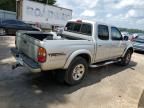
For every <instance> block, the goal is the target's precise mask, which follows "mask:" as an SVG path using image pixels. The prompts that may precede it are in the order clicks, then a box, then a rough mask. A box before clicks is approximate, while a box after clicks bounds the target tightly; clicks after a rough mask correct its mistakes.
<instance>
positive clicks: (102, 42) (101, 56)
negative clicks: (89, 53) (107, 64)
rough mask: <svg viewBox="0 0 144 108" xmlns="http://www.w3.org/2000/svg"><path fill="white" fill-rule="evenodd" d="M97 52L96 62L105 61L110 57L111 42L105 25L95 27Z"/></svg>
mask: <svg viewBox="0 0 144 108" xmlns="http://www.w3.org/2000/svg"><path fill="white" fill-rule="evenodd" d="M97 36H98V37H97V43H96V45H97V51H96V62H99V61H103V60H107V59H109V58H110V57H111V54H110V51H111V41H110V36H109V27H108V26H106V25H98V26H97Z"/></svg>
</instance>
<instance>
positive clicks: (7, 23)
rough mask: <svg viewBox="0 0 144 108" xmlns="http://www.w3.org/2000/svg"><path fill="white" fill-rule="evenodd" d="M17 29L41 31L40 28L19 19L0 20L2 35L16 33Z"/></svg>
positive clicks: (0, 33) (0, 32)
mask: <svg viewBox="0 0 144 108" xmlns="http://www.w3.org/2000/svg"><path fill="white" fill-rule="evenodd" d="M17 30H26V31H40V28H38V27H34V26H31V25H29V24H26V23H24V22H22V21H19V20H0V35H15V33H16V31H17Z"/></svg>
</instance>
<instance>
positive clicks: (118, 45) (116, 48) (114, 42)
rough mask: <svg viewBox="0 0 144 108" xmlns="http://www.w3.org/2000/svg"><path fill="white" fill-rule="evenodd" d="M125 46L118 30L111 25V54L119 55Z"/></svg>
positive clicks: (113, 55)
mask: <svg viewBox="0 0 144 108" xmlns="http://www.w3.org/2000/svg"><path fill="white" fill-rule="evenodd" d="M125 47H126V43H125V41H123V38H122V35H121V33H120V31H119V30H118V29H117V28H116V27H111V48H112V50H111V52H110V53H111V56H112V57H120V56H121V55H122V53H123V51H124V49H125Z"/></svg>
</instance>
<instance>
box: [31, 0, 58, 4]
mask: <svg viewBox="0 0 144 108" xmlns="http://www.w3.org/2000/svg"><path fill="white" fill-rule="evenodd" d="M31 1H36V2H40V3H44V4H47V3H48V4H49V5H54V4H55V3H56V0H31Z"/></svg>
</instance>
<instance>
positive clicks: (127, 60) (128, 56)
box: [120, 50, 132, 66]
mask: <svg viewBox="0 0 144 108" xmlns="http://www.w3.org/2000/svg"><path fill="white" fill-rule="evenodd" d="M131 55H132V52H131V51H130V50H128V51H127V52H126V54H125V56H124V57H123V58H122V59H121V62H120V64H121V65H122V66H127V65H128V64H129V63H130V61H131Z"/></svg>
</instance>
